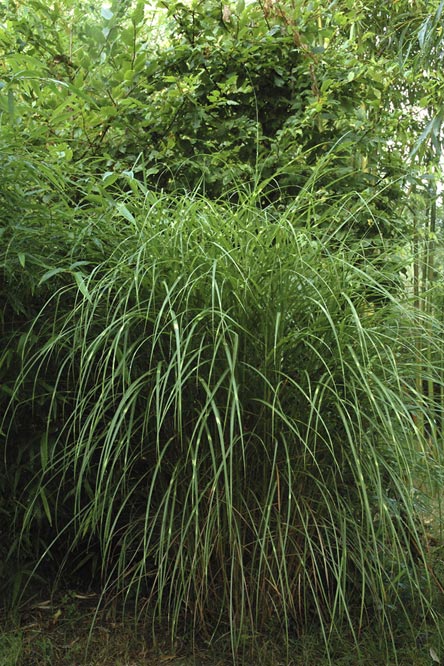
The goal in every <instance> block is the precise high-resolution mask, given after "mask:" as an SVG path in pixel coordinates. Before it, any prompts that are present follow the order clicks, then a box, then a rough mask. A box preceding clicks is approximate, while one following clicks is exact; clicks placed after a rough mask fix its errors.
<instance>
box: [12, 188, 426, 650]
mask: <svg viewBox="0 0 444 666" xmlns="http://www.w3.org/2000/svg"><path fill="white" fill-rule="evenodd" d="M345 204H346V202H341V205H340V206H339V209H340V210H341V215H343V214H344V210H347V206H346V205H345ZM313 205H315V202H313ZM324 208H325V207H324ZM334 212H335V211H334V210H331V211H327V212H325V213H324V215H325V216H326V217H325V218H324V219H323V220H322V222H323V224H319V225H318V226H317V228H316V229H314V230H307V228H306V227H305V225H303V224H301V222H300V218H299V217H298V210H297V205H295V206H293V207H292V208H288V209H287V210H286V211H284V212H281V213H277V212H276V211H275V209H274V208H272V207H269V208H266V209H263V210H260V209H258V208H257V207H256V206H254V205H249V204H248V202H246V201H244V202H243V203H242V204H241V205H238V206H228V205H225V204H222V203H217V202H216V203H215V202H209V201H207V200H205V199H201V198H199V197H193V196H182V197H176V198H174V197H164V196H161V195H156V196H154V195H153V196H152V195H150V194H146V195H145V196H144V197H139V198H138V196H137V195H136V194H133V195H132V197H131V198H129V199H128V200H123V199H122V200H121V201H119V202H117V203H116V206H115V207H114V214H113V215H110V216H109V219H107V220H106V228H104V229H103V230H102V232H101V233H102V234H103V235H104V238H107V246H109V244H110V238H115V240H116V244H115V249H114V250H113V251H112V252H111V253H110V254H109V256H107V257H106V258H105V259H103V261H100V262H97V263H95V264H90V265H89V267H88V270H86V269H84V270H83V273H82V275H83V277H82V280H81V282H80V279H79V278H76V279H72V275H71V274H69V273H67V274H66V276H65V277H66V279H65V283H64V284H63V285H59V286H58V288H57V290H56V291H55V292H54V294H53V296H52V297H51V298H49V299H48V301H47V304H46V305H45V306H44V307H43V308H42V309H41V311H40V313H39V315H38V316H36V318H35V320H34V321H33V323H32V326H31V327H30V330H29V334H28V338H27V340H26V341H25V342H24V343H23V354H22V358H23V367H22V370H21V373H20V376H19V377H18V379H17V384H16V387H15V394H14V396H15V397H14V396H13V399H12V403H11V409H10V412H9V418H12V420H13V419H14V413H15V414H16V415H18V414H23V413H24V410H25V411H26V410H28V411H29V410H31V408H32V403H33V401H34V402H38V403H39V405H40V407H39V409H41V404H42V402H43V403H44V404H45V406H46V409H47V427H46V430H45V432H44V433H43V435H42V437H41V440H40V444H39V446H40V457H41V470H40V477H39V481H38V483H36V480H35V479H34V481H33V484H32V486H31V487H30V488H28V493H30V494H31V500H30V501H29V502H28V504H27V507H26V510H25V511H24V514H23V515H22V514H21V516H22V517H21V520H23V526H22V534H23V535H24V534H30V533H32V531H33V529H34V526H35V520H36V515H37V513H38V512H39V516H40V520H41V516H42V514H44V515H45V516H46V519H47V521H48V522H49V523H51V525H52V528H51V529H52V532H51V534H52V536H51V538H50V539H48V543H47V545H46V550H45V552H46V553H50V552H51V551H52V550H54V549H57V543H60V542H62V543H64V544H65V546H66V547H68V548H72V549H73V550H77V551H79V550H82V549H83V550H85V551H86V549H87V548H88V544H89V548H91V549H92V550H93V551H94V555H95V557H96V559H97V560H98V561H99V566H100V568H101V573H102V576H103V581H104V585H105V587H106V590H113V591H119V590H120V591H121V592H122V593H124V594H126V598H128V599H129V598H131V599H133V601H134V602H135V603H139V606H140V603H142V602H143V603H144V604H145V605H147V607H149V609H150V610H152V611H153V612H154V616H155V617H158V618H163V619H165V618H168V622H169V626H170V630H171V634H172V635H175V634H176V633H177V632H178V631H179V628H180V630H181V631H183V630H184V626H185V627H189V628H191V630H192V631H193V632H194V633H196V632H198V633H199V634H200V635H203V636H207V637H212V636H215V635H217V634H218V633H219V631H225V630H227V629H228V631H229V632H230V635H231V640H232V647H233V650H234V651H236V650H237V649H238V647H239V644H240V643H241V642H242V641H245V640H246V639H245V637H246V636H249V637H253V636H257V635H258V633H260V632H262V631H265V630H269V629H270V627H271V628H273V631H274V632H277V635H282V636H284V637H285V638H286V640H288V638H289V636H291V635H294V634H295V632H297V631H299V630H302V629H304V628H306V627H307V626H308V625H309V624H310V623H312V622H313V621H316V622H318V623H320V626H321V628H322V631H323V634H324V638H325V640H326V641H328V639H329V636H330V635H331V632H332V631H333V630H334V629H339V628H340V627H341V626H343V623H344V622H345V623H346V624H347V626H348V627H349V629H351V630H352V632H355V635H356V636H357V635H358V633H359V631H360V629H361V628H362V627H363V626H365V625H366V623H368V622H371V623H374V622H375V621H376V622H379V623H380V626H381V628H382V631H383V632H384V634H385V635H386V636H388V637H389V636H390V635H391V633H390V632H391V627H392V612H393V609H395V614H399V612H400V611H401V612H402V613H403V614H404V615H405V616H406V618H408V617H409V613H410V611H411V609H412V608H415V609H416V611H415V612H417V611H418V608H419V609H421V612H423V613H424V614H425V613H426V612H427V609H428V603H429V601H428V600H429V580H428V570H427V568H426V566H425V552H424V541H423V534H422V527H421V522H420V521H419V520H418V511H417V507H416V504H415V497H416V494H417V490H416V488H417V483H418V479H419V478H421V479H424V478H427V474H431V472H432V466H433V464H434V463H433V461H432V460H431V457H430V455H428V451H427V450H426V446H427V440H426V439H425V438H423V437H422V435H421V433H420V431H419V429H418V428H417V427H416V426H415V422H414V420H413V418H412V404H416V403H415V373H416V369H417V365H416V364H417V363H418V362H421V363H422V362H423V361H424V359H418V348H419V347H418V344H417V336H418V335H424V336H426V335H427V327H426V326H425V325H423V324H424V322H422V321H421V320H420V319H419V318H418V316H417V314H416V313H415V311H413V310H411V309H410V308H409V305H408V303H403V302H402V299H401V298H400V284H401V283H400V279H399V277H400V273H399V272H394V273H393V274H387V272H384V265H385V263H384V261H382V256H381V252H387V262H388V259H389V258H390V253H389V250H387V249H384V248H383V249H381V247H383V246H382V245H380V246H379V247H378V252H377V253H374V254H375V255H376V254H377V262H376V261H374V260H373V259H372V256H373V255H372V254H371V252H369V251H368V244H367V248H366V249H365V248H364V247H363V244H362V243H360V242H352V240H351V239H348V240H347V239H345V238H344V234H343V232H341V234H338V235H336V233H335V230H334V225H335V218H334ZM99 233H100V230H98V229H97V228H96V229H95V231H94V234H99ZM386 265H388V263H387V264H386ZM390 265H392V263H391V264H390ZM56 277H57V279H58V280H60V279H61V277H63V276H61V274H60V273H57V276H56ZM51 279H52V277H51V276H47V277H46V278H45V280H47V281H48V280H51ZM65 303H68V304H69V307H65ZM424 339H425V337H424ZM428 343H430V344H433V340H432V341H429V342H428ZM25 385H26V386H27V387H28V388H27V390H28V395H27V396H26V397H25V398H23V396H22V388H23V386H25ZM20 387H22V388H20ZM30 387H31V388H30ZM20 401H22V402H20ZM418 404H419V402H418ZM14 410H15V412H14ZM17 418H18V417H17ZM31 491H32V492H31ZM68 560H69V555H68Z"/></svg>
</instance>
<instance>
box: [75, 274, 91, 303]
mask: <svg viewBox="0 0 444 666" xmlns="http://www.w3.org/2000/svg"><path fill="white" fill-rule="evenodd" d="M74 279H75V281H76V284H77V286H78V288H79V290H80V292H81V293H82V294H83V296H84V297H85V298H86V300H87V301H89V302H92V299H91V295H90V293H89V291H88V287H87V286H86V284H85V280H84V279H83V275H82V273H80V272H79V271H76V272H75V273H74Z"/></svg>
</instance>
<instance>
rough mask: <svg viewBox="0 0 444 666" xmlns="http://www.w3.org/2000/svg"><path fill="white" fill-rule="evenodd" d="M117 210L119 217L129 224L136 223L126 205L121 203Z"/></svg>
mask: <svg viewBox="0 0 444 666" xmlns="http://www.w3.org/2000/svg"><path fill="white" fill-rule="evenodd" d="M116 208H117V212H118V213H119V215H121V216H122V217H124V218H125V220H128V222H132V223H134V222H135V221H136V220H135V218H134V215H133V214H132V213H131V212H130V211H129V210H128V208H127V207H126V206H125V204H124V203H121V202H119V203H118V204H117V206H116Z"/></svg>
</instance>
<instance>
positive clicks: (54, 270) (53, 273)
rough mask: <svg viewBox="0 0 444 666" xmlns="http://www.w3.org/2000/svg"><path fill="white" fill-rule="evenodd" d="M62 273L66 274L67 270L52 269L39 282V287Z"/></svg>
mask: <svg viewBox="0 0 444 666" xmlns="http://www.w3.org/2000/svg"><path fill="white" fill-rule="evenodd" d="M60 273H66V268H51V269H50V270H49V271H46V273H44V274H43V275H42V277H41V278H40V280H39V285H41V284H43V283H44V282H46V281H47V280H50V279H51V278H52V277H54V275H59V274H60Z"/></svg>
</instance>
